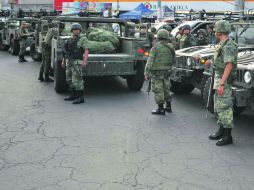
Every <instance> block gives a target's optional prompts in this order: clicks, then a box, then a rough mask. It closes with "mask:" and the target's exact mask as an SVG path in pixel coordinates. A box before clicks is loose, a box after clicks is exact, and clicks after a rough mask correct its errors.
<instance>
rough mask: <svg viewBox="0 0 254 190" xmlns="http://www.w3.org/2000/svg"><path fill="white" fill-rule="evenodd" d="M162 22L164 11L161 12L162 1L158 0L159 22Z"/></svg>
mask: <svg viewBox="0 0 254 190" xmlns="http://www.w3.org/2000/svg"><path fill="white" fill-rule="evenodd" d="M161 20H162V10H161V0H158V2H157V21H159V22H160V21H161Z"/></svg>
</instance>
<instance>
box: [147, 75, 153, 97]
mask: <svg viewBox="0 0 254 190" xmlns="http://www.w3.org/2000/svg"><path fill="white" fill-rule="evenodd" d="M151 84H152V82H151V79H149V83H148V86H147V89H146V92H147V99H148V100H149V94H150V91H151Z"/></svg>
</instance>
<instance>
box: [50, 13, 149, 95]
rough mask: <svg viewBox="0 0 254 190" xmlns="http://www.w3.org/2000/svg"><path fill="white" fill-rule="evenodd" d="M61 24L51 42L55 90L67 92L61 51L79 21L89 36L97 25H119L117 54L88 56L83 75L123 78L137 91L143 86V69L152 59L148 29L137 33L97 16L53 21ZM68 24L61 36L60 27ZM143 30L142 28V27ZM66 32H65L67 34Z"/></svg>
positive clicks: (111, 19)
mask: <svg viewBox="0 0 254 190" xmlns="http://www.w3.org/2000/svg"><path fill="white" fill-rule="evenodd" d="M54 22H56V23H58V24H57V25H56V26H55V27H54V28H53V31H54V37H53V39H52V54H51V55H52V57H51V60H52V62H51V64H52V67H53V69H54V79H55V80H54V87H55V90H56V92H58V93H61V92H64V91H66V89H67V84H66V80H65V70H64V69H63V68H62V67H61V62H62V59H63V53H62V48H63V46H64V43H65V41H66V40H67V39H68V38H70V36H71V35H72V34H71V32H70V28H71V24H72V23H74V22H77V23H79V24H81V26H82V33H83V34H84V33H86V31H87V30H88V29H89V27H90V26H94V25H98V26H99V25H107V26H110V25H113V24H118V25H119V29H120V30H119V31H118V33H117V35H118V39H119V41H120V46H119V47H118V48H117V50H116V53H114V54H89V57H88V66H87V67H85V68H83V69H82V75H83V76H85V77H90V76H97V77H99V76H121V77H122V78H124V79H126V80H127V85H128V87H129V89H130V90H134V91H138V90H140V89H141V88H142V86H143V83H144V66H145V63H146V60H147V58H148V56H149V50H150V45H149V44H148V43H147V39H146V38H147V30H146V31H145V30H144V28H143V29H142V30H137V31H135V28H137V27H133V25H131V26H129V25H128V23H127V22H126V21H124V20H122V19H117V18H96V17H94V18H93V17H84V18H79V17H58V18H56V19H55V20H54ZM60 23H61V24H64V25H65V32H67V34H65V35H64V34H62V33H61V34H59V25H60ZM139 28H140V27H139ZM65 32H63V33H65ZM135 32H142V35H139V36H141V37H138V38H136V37H135V36H136V35H135Z"/></svg>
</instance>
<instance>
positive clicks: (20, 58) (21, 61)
mask: <svg viewBox="0 0 254 190" xmlns="http://www.w3.org/2000/svg"><path fill="white" fill-rule="evenodd" d="M18 61H19V62H20V63H23V62H25V61H24V60H23V57H22V55H20V56H19V60H18Z"/></svg>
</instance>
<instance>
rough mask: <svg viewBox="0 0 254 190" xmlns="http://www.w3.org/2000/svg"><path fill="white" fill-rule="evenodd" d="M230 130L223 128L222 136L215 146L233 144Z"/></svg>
mask: <svg viewBox="0 0 254 190" xmlns="http://www.w3.org/2000/svg"><path fill="white" fill-rule="evenodd" d="M231 130H232V129H231V128H225V129H224V132H223V136H222V138H221V139H220V140H218V141H217V143H216V145H217V146H224V145H227V144H233V138H232V136H231Z"/></svg>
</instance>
